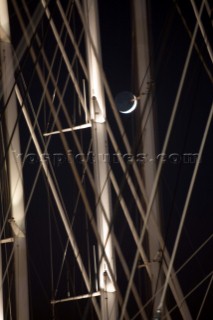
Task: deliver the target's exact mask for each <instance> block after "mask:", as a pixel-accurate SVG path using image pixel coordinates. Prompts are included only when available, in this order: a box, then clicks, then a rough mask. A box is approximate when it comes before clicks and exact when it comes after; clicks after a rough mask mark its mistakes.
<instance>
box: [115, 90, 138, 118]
mask: <svg viewBox="0 0 213 320" xmlns="http://www.w3.org/2000/svg"><path fill="white" fill-rule="evenodd" d="M115 103H116V106H117V108H118V111H119V112H120V113H124V114H127V113H131V112H133V111H134V110H135V109H136V107H137V104H138V101H137V98H136V97H135V96H134V95H133V94H132V93H131V92H129V91H123V92H121V93H119V94H117V96H116V97H115Z"/></svg>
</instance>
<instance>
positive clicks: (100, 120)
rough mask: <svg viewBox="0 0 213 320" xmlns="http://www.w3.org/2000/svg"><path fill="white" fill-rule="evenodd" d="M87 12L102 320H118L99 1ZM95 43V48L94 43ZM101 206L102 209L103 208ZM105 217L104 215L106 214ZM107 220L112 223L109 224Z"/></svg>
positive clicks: (89, 2)
mask: <svg viewBox="0 0 213 320" xmlns="http://www.w3.org/2000/svg"><path fill="white" fill-rule="evenodd" d="M84 10H85V16H86V19H87V25H88V27H89V33H90V37H91V38H90V37H89V36H88V35H86V45H87V59H88V71H89V85H90V88H89V98H90V119H91V122H92V136H93V152H94V158H95V163H94V173H95V183H96V187H97V194H98V195H99V198H97V199H96V203H97V209H96V214H97V224H98V230H99V232H100V237H101V240H102V243H103V244H104V253H103V252H102V249H101V248H100V247H99V286H100V291H101V312H102V320H108V319H112V320H116V319H117V298H116V290H115V286H114V284H113V280H112V275H111V272H110V270H109V267H108V265H107V262H106V261H105V258H104V255H106V257H107V260H108V261H109V264H110V269H111V270H112V272H113V273H114V275H113V276H114V278H116V267H115V259H114V248H113V243H112V236H111V231H110V222H111V221H112V206H111V195H110V185H109V176H108V165H107V163H106V162H105V161H104V157H100V156H98V155H105V154H108V144H107V134H106V122H105V119H106V110H105V99H104V90H103V84H102V78H101V73H100V69H99V64H98V61H97V58H96V55H95V52H94V48H95V50H96V52H97V55H98V58H99V61H101V45H100V34H99V20H98V8H97V1H96V0H84ZM91 42H93V45H94V48H93V46H92V44H91ZM101 203H102V206H103V208H102V206H101ZM103 211H105V214H106V217H107V219H106V217H105V216H104V212H103ZM107 220H108V221H109V222H107Z"/></svg>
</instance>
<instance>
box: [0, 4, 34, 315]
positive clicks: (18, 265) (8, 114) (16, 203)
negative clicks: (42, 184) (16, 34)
mask: <svg viewBox="0 0 213 320" xmlns="http://www.w3.org/2000/svg"><path fill="white" fill-rule="evenodd" d="M0 41H1V42H0V51H1V52H0V59H1V71H2V79H1V81H2V88H3V96H4V103H5V104H6V103H7V106H6V111H5V123H6V143H7V145H8V144H9V143H10V147H9V150H8V168H9V183H10V196H11V216H12V219H11V228H12V232H13V236H14V246H15V247H14V261H15V288H16V289H15V290H16V292H15V296H16V319H17V320H28V319H29V303H28V273H27V254H26V252H27V249H26V238H25V214H24V192H23V185H22V168H21V162H18V161H17V155H19V154H20V152H21V149H20V138H19V127H18V125H16V121H17V116H18V114H17V106H16V97H15V91H14V90H13V92H12V94H11V91H12V89H13V85H14V82H15V79H14V68H13V57H12V48H11V42H10V25H9V14H8V6H7V0H1V1H0ZM10 94H11V95H10ZM7 101H8V102H7ZM14 128H15V131H14V133H13V130H14ZM12 135H13V136H12ZM11 137H12V140H11V141H10V139H11Z"/></svg>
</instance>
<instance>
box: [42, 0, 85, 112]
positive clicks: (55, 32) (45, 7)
mask: <svg viewBox="0 0 213 320" xmlns="http://www.w3.org/2000/svg"><path fill="white" fill-rule="evenodd" d="M41 3H42V5H43V8H44V12H45V13H46V16H47V18H48V19H49V23H50V26H51V28H52V31H53V34H54V36H55V38H56V39H57V44H58V46H59V49H60V51H61V54H62V56H63V58H64V61H65V64H66V66H67V69H68V72H69V74H70V77H71V79H72V81H73V85H74V88H75V90H76V92H77V94H78V97H79V100H80V103H81V105H82V107H83V109H84V111H85V112H86V110H85V103H84V98H83V95H82V93H81V90H80V88H79V86H78V82H77V80H76V78H75V75H74V72H73V70H72V67H71V65H70V62H69V58H68V56H67V54H66V52H65V50H64V47H63V44H62V42H61V39H60V36H59V34H58V31H57V29H56V26H55V24H54V22H53V19H52V17H51V15H50V12H49V10H48V8H47V3H46V1H45V0H41Z"/></svg>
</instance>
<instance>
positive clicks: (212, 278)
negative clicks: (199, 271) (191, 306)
mask: <svg viewBox="0 0 213 320" xmlns="http://www.w3.org/2000/svg"><path fill="white" fill-rule="evenodd" d="M212 280H213V274H212V276H211V279H210V281H209V284H208V287H207V289H206V293H205V295H204V297H203V300H202V303H201V305H200V309H199V311H198V314H197V317H196V320H198V319H199V318H200V315H201V313H202V310H203V306H204V304H205V302H206V299H207V296H208V293H209V290H210V288H211V285H212Z"/></svg>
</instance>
